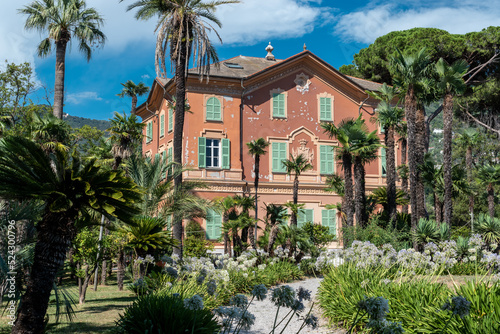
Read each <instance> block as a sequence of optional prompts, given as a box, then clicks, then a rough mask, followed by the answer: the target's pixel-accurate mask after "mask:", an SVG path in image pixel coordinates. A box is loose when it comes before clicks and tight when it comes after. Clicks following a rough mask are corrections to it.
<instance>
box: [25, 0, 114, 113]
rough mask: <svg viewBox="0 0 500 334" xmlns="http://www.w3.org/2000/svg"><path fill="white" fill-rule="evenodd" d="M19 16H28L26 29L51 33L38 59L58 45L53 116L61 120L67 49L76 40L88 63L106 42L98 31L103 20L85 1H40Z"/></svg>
mask: <svg viewBox="0 0 500 334" xmlns="http://www.w3.org/2000/svg"><path fill="white" fill-rule="evenodd" d="M19 13H21V14H26V15H28V18H27V19H26V23H25V29H27V30H37V31H39V32H41V33H43V32H47V34H48V37H47V38H45V39H44V40H42V41H41V42H40V44H39V45H38V50H37V52H38V56H39V57H46V56H48V55H49V54H50V52H51V49H52V44H55V47H56V77H55V84H54V116H56V117H57V118H59V119H62V116H63V104H64V74H65V66H66V47H67V45H68V43H69V42H70V41H71V40H73V39H76V40H77V41H78V49H79V50H80V52H82V53H83V54H84V55H85V57H86V58H87V61H89V60H90V58H91V56H92V47H96V46H100V45H102V44H104V41H105V40H106V37H105V36H104V34H103V33H102V31H101V30H99V29H100V28H101V25H102V23H103V19H102V17H101V16H100V15H99V13H98V12H97V11H96V10H95V9H94V8H87V5H86V3H85V0H56V1H54V0H38V1H33V2H32V3H31V4H29V5H28V6H25V7H24V8H22V9H20V10H19Z"/></svg>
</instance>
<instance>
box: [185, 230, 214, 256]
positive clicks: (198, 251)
mask: <svg viewBox="0 0 500 334" xmlns="http://www.w3.org/2000/svg"><path fill="white" fill-rule="evenodd" d="M186 235H187V237H186V239H184V254H185V256H188V257H190V256H194V257H202V256H207V251H209V250H211V251H213V250H214V246H213V244H212V243H211V242H210V241H208V240H206V238H205V230H204V229H203V228H202V227H201V226H200V224H199V223H197V222H195V221H189V222H188V223H187V225H186Z"/></svg>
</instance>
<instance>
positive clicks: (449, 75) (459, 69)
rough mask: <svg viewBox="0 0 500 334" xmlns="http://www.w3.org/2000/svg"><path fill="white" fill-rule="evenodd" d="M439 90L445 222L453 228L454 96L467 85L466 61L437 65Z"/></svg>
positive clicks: (441, 59)
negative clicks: (441, 97)
mask: <svg viewBox="0 0 500 334" xmlns="http://www.w3.org/2000/svg"><path fill="white" fill-rule="evenodd" d="M435 67H436V74H437V78H438V80H437V88H438V89H439V90H440V91H441V92H442V93H443V95H444V97H443V171H444V221H445V223H446V224H448V226H451V218H452V214H453V206H452V201H451V198H452V191H453V190H452V187H453V186H452V179H451V168H452V164H451V150H452V148H451V141H452V124H453V96H454V95H458V94H462V93H463V92H464V91H465V89H466V88H467V85H466V84H465V82H464V79H463V76H464V75H465V73H467V69H468V68H469V65H468V64H467V62H466V61H465V60H457V61H456V62H455V63H453V64H452V65H449V64H448V63H446V61H445V60H444V59H443V58H440V59H439V60H438V61H437V63H436V66H435Z"/></svg>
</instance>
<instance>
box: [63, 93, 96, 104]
mask: <svg viewBox="0 0 500 334" xmlns="http://www.w3.org/2000/svg"><path fill="white" fill-rule="evenodd" d="M65 100H66V102H67V103H70V104H80V103H83V102H85V101H87V100H90V101H102V97H99V95H98V94H97V92H80V93H72V94H67V95H66V97H65Z"/></svg>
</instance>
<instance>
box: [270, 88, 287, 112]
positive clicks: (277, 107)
mask: <svg viewBox="0 0 500 334" xmlns="http://www.w3.org/2000/svg"><path fill="white" fill-rule="evenodd" d="M273 117H286V115H285V94H278V93H273Z"/></svg>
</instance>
